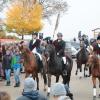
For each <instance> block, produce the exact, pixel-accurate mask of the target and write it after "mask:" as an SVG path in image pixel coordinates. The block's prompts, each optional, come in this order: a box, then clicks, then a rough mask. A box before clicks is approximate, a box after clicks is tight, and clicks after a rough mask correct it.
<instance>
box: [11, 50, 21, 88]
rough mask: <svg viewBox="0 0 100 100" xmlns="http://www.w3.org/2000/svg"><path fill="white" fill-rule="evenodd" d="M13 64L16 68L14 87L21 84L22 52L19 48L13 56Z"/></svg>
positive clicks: (14, 68)
mask: <svg viewBox="0 0 100 100" xmlns="http://www.w3.org/2000/svg"><path fill="white" fill-rule="evenodd" d="M11 66H12V68H13V70H14V78H15V86H14V87H19V86H20V69H21V56H20V52H19V50H18V49H17V50H16V51H15V54H14V55H13V57H12V64H11Z"/></svg>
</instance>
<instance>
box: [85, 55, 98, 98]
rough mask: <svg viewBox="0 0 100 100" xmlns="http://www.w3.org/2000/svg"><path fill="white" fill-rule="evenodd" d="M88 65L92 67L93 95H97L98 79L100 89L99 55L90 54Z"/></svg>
mask: <svg viewBox="0 0 100 100" xmlns="http://www.w3.org/2000/svg"><path fill="white" fill-rule="evenodd" d="M87 67H90V69H91V75H92V83H93V97H94V98H95V97H96V79H97V78H98V80H99V89H100V59H99V57H98V56H97V55H95V54H93V55H90V56H89V58H88V62H87ZM99 96H100V94H99Z"/></svg>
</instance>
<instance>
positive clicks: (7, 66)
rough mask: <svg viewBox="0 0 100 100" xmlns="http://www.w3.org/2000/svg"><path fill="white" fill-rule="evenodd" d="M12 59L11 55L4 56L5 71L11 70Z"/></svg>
mask: <svg viewBox="0 0 100 100" xmlns="http://www.w3.org/2000/svg"><path fill="white" fill-rule="evenodd" d="M11 59H12V58H11V55H4V57H3V62H2V65H3V66H2V67H3V69H11Z"/></svg>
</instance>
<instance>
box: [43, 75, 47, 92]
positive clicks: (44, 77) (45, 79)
mask: <svg viewBox="0 0 100 100" xmlns="http://www.w3.org/2000/svg"><path fill="white" fill-rule="evenodd" d="M43 79H44V91H46V85H47V77H46V74H45V73H43Z"/></svg>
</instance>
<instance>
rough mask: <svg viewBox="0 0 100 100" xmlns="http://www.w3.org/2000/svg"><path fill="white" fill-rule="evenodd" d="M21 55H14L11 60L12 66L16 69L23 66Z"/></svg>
mask: <svg viewBox="0 0 100 100" xmlns="http://www.w3.org/2000/svg"><path fill="white" fill-rule="evenodd" d="M20 63H21V57H20V54H19V55H14V56H13V57H12V61H11V66H12V68H14V69H16V68H21V64H20Z"/></svg>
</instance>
